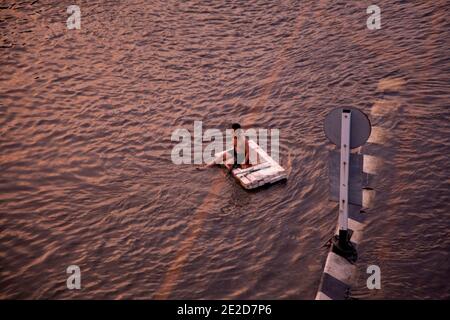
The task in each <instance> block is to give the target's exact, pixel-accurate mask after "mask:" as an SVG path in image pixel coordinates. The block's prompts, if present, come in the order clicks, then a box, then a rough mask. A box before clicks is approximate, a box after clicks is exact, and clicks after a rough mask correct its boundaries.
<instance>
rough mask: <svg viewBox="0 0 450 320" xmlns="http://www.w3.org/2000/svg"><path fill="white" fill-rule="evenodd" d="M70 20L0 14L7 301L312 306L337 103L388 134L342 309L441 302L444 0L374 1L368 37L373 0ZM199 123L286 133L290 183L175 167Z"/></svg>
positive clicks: (27, 8) (112, 11)
mask: <svg viewBox="0 0 450 320" xmlns="http://www.w3.org/2000/svg"><path fill="white" fill-rule="evenodd" d="M70 4H73V3H72V2H69V1H62V2H61V3H58V4H56V2H54V1H1V5H0V7H1V10H0V26H1V40H0V46H1V47H0V50H1V67H0V68H1V73H0V79H1V81H0V114H1V115H0V122H1V127H0V134H1V136H0V152H1V158H0V170H1V176H0V189H1V193H0V208H1V209H0V210H1V215H0V228H1V233H0V255H1V259H0V298H32V299H34V298H139V299H147V298H194V299H196V298H253V299H256V298H264V299H266V298H277V299H282V298H290V299H312V298H314V296H315V294H316V291H317V288H318V285H319V281H320V276H321V271H322V266H323V263H324V259H325V257H326V253H327V250H328V249H327V248H325V247H323V244H324V243H325V242H326V240H327V239H328V238H329V237H330V235H331V234H332V232H333V229H334V227H335V224H336V218H337V216H336V214H337V213H336V210H335V209H334V207H335V205H334V204H333V203H329V202H328V201H327V196H328V191H327V188H326V184H327V172H326V167H327V152H328V151H327V150H328V149H329V145H328V142H327V141H326V138H325V137H324V134H323V131H322V121H323V118H324V116H325V115H326V114H327V113H328V112H329V111H330V110H331V109H332V108H334V107H337V106H347V105H348V106H353V107H358V108H361V109H362V110H364V111H366V112H367V113H368V114H371V112H373V110H374V109H375V110H381V114H382V116H381V117H378V118H377V119H379V120H378V123H374V125H378V126H381V127H383V128H386V129H388V130H387V131H385V132H387V133H388V135H387V136H385V138H384V140H383V141H384V142H383V143H382V144H380V145H375V146H373V145H372V147H371V148H368V150H367V152H372V154H373V155H376V156H377V157H378V158H379V159H381V161H382V166H381V167H380V171H379V173H378V175H377V177H376V180H375V181H376V185H374V188H375V190H376V197H375V201H374V204H373V207H372V208H371V209H369V210H368V214H369V225H368V227H367V229H366V232H365V234H364V240H363V243H362V245H361V250H360V256H361V257H360V260H359V263H358V267H359V268H360V275H361V279H360V281H359V286H357V287H356V288H355V290H354V292H353V293H352V295H353V296H354V297H356V298H362V299H368V298H402V297H407V298H450V286H449V281H448V279H449V273H450V260H449V258H450V256H449V252H450V228H449V218H450V206H449V200H450V199H449V193H448V190H449V185H450V177H449V174H448V172H449V169H450V168H449V165H448V163H449V159H448V155H449V154H450V140H449V137H450V135H449V134H450V128H449V121H450V108H449V107H450V105H449V103H450V90H449V83H450V78H449V74H450V73H449V71H450V58H449V49H450V42H449V39H450V34H449V33H450V28H449V24H448V22H447V19H448V15H449V8H450V7H449V4H448V2H447V1H414V2H413V3H412V2H409V1H408V2H406V1H385V0H380V1H376V4H377V5H379V6H380V7H381V9H382V29H381V30H379V31H369V30H368V29H367V28H366V18H367V14H366V8H367V6H368V5H370V4H373V3H372V2H370V3H369V2H368V1H357V2H356V1H355V2H352V3H350V2H349V1H326V0H324V1H255V0H253V1H214V2H213V4H210V1H190V2H181V1H143V0H133V1H82V2H79V3H78V4H79V5H80V7H81V14H82V28H81V30H79V31H75V30H67V29H66V27H65V21H66V19H67V17H68V14H67V13H66V8H67V6H68V5H70ZM386 79H387V80H386ZM391 79H394V80H391ZM392 81H393V82H392ZM380 86H381V87H385V86H387V87H389V86H391V87H392V86H394V87H398V88H396V89H395V90H391V92H386V90H383V89H382V88H381V90H380ZM387 91H389V90H387ZM383 92H384V93H383ZM380 101H381V102H380ZM195 120H203V121H204V125H205V127H207V128H220V129H225V128H227V127H228V126H229V124H230V123H231V122H234V121H240V122H242V123H244V124H246V125H247V126H255V127H260V128H278V129H280V131H281V161H282V165H283V166H285V167H286V168H287V169H288V170H289V180H288V181H287V183H285V184H279V185H276V186H274V187H271V188H269V189H264V190H261V191H258V192H251V193H249V192H245V191H244V190H242V189H241V188H240V187H239V186H238V185H237V184H236V183H235V182H234V181H233V180H232V179H231V178H230V177H229V176H227V175H226V174H225V173H224V172H223V171H221V170H220V169H217V168H216V169H211V170H207V171H201V172H199V171H197V170H196V169H195V168H194V166H188V165H184V166H177V165H174V164H173V163H172V162H171V159H170V152H171V149H172V147H173V146H174V143H173V142H171V141H170V137H171V133H172V131H173V130H174V129H175V128H180V127H184V128H187V129H189V130H193V122H194V121H195ZM72 264H76V265H79V266H80V268H81V271H82V287H83V288H82V290H80V291H69V290H67V289H66V283H65V282H66V278H67V275H66V273H65V270H66V268H67V266H69V265H72ZM368 264H377V265H379V266H380V267H381V271H382V290H380V291H377V292H371V291H369V290H367V288H366V287H365V277H366V275H365V268H366V266H367V265H368Z"/></svg>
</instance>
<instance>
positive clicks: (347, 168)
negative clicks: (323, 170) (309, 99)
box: [324, 108, 371, 261]
mask: <svg viewBox="0 0 450 320" xmlns="http://www.w3.org/2000/svg"><path fill="white" fill-rule="evenodd" d="M324 131H325V135H326V136H327V138H328V139H329V140H330V141H331V142H332V143H334V144H335V145H336V146H337V147H339V149H340V152H339V155H337V156H339V178H338V177H337V169H334V168H332V167H330V168H331V170H330V184H331V189H330V190H331V191H332V193H331V198H332V199H333V200H334V199H335V200H338V201H339V220H338V226H339V232H338V235H337V236H335V237H334V238H333V250H334V251H335V252H337V253H338V254H340V255H342V256H343V257H345V258H347V259H348V260H350V261H355V260H356V257H357V253H356V249H355V248H354V246H353V245H352V243H351V242H350V237H351V234H350V232H349V230H348V212H349V204H350V203H353V204H360V203H362V199H359V198H361V197H362V194H361V193H360V192H355V190H356V189H361V180H362V178H361V175H362V172H361V171H360V170H361V168H362V158H361V156H360V155H355V154H351V152H350V150H351V149H354V148H358V147H360V146H362V145H363V144H364V143H366V141H367V139H369V136H370V132H371V125H370V121H369V118H368V117H367V116H366V115H365V114H364V113H363V112H362V111H360V110H359V109H356V108H337V109H334V110H332V111H331V112H330V113H329V114H328V115H327V116H326V117H325V124H324ZM332 155H333V154H332ZM334 159H336V161H335V160H334ZM330 163H331V164H332V165H333V163H335V164H336V166H337V163H338V161H337V158H336V157H334V155H333V156H332V157H331V158H330ZM335 174H336V176H335ZM338 183H339V185H337V184H338ZM334 190H336V191H334ZM350 191H351V193H350ZM337 193H339V197H338V196H337Z"/></svg>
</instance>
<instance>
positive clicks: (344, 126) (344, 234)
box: [339, 110, 352, 247]
mask: <svg viewBox="0 0 450 320" xmlns="http://www.w3.org/2000/svg"><path fill="white" fill-rule="evenodd" d="M351 116H352V112H351V111H350V110H342V114H341V160H340V179H339V184H340V186H339V245H340V246H341V247H345V246H346V245H347V244H348V239H349V237H348V180H349V179H348V177H349V166H350V126H351Z"/></svg>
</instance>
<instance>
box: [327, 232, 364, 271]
mask: <svg viewBox="0 0 450 320" xmlns="http://www.w3.org/2000/svg"><path fill="white" fill-rule="evenodd" d="M341 231H342V230H341ZM331 242H332V244H333V249H332V250H333V252H334V253H336V254H338V255H340V256H341V257H343V258H345V259H347V260H348V262H350V263H355V262H356V260H357V259H358V253H357V252H356V248H355V246H354V245H353V244H352V243H351V242H350V237H349V236H348V233H347V232H339V235H335V236H334V237H333V238H332V239H331Z"/></svg>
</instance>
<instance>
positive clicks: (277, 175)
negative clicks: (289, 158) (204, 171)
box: [215, 140, 287, 189]
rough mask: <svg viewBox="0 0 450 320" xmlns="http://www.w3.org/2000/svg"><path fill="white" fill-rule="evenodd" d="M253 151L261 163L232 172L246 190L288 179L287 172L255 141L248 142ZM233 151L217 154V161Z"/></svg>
mask: <svg viewBox="0 0 450 320" xmlns="http://www.w3.org/2000/svg"><path fill="white" fill-rule="evenodd" d="M248 146H249V148H250V149H251V150H250V152H251V151H254V152H256V154H257V155H258V159H259V163H258V164H257V165H254V166H251V167H249V168H245V169H241V168H236V169H233V170H232V171H231V174H232V176H233V177H234V178H235V179H236V180H237V181H238V182H239V183H240V184H241V186H242V187H243V188H244V189H255V188H258V187H262V186H264V185H268V184H272V183H275V182H278V181H281V180H285V179H287V174H286V170H284V169H283V167H282V166H280V165H279V164H278V163H277V162H276V161H275V160H273V159H272V158H271V157H270V156H269V155H268V154H267V153H266V152H265V151H264V150H263V149H262V148H261V147H260V146H258V144H257V143H256V142H255V141H253V140H248ZM232 151H233V149H230V150H226V151H224V152H220V153H217V154H216V155H215V156H216V159H222V158H223V155H224V153H228V152H232Z"/></svg>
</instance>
